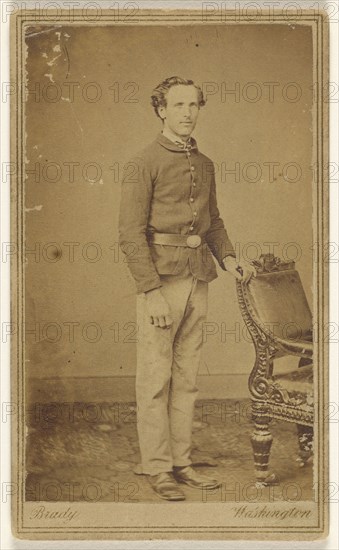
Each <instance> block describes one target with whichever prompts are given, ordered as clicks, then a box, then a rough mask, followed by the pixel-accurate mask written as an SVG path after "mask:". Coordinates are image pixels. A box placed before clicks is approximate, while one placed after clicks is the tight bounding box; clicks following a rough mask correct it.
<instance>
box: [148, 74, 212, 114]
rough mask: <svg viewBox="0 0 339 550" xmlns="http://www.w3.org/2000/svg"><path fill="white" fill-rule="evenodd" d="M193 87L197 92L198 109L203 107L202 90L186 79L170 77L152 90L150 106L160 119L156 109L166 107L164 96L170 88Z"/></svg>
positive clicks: (204, 101)
mask: <svg viewBox="0 0 339 550" xmlns="http://www.w3.org/2000/svg"><path fill="white" fill-rule="evenodd" d="M179 85H180V86H194V87H195V88H196V89H197V90H198V105H199V107H203V106H204V105H205V103H206V99H205V98H204V94H203V92H202V89H201V88H200V86H198V85H197V84H194V82H193V80H187V79H186V78H180V76H170V77H169V78H166V79H165V80H163V81H162V82H160V84H158V86H157V87H156V88H154V90H153V92H152V96H151V104H152V106H153V108H154V111H155V114H156V115H157V116H158V117H159V118H161V116H160V115H159V112H158V109H159V107H166V105H167V101H166V95H167V94H168V90H169V89H170V88H172V86H179Z"/></svg>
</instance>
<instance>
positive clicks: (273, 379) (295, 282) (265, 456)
mask: <svg viewBox="0 0 339 550" xmlns="http://www.w3.org/2000/svg"><path fill="white" fill-rule="evenodd" d="M253 264H254V266H255V268H256V271H257V276H256V277H252V278H251V280H250V281H249V283H248V284H245V283H243V282H241V281H237V283H236V284H237V295H238V302H239V306H240V309H241V313H242V316H243V319H244V321H245V323H246V326H247V328H248V331H249V333H250V335H251V337H252V340H253V343H254V346H255V352H256V359H255V363H254V367H253V369H252V372H251V374H250V377H249V390H250V393H251V397H252V419H253V421H254V424H255V428H254V432H253V435H252V437H251V442H252V447H253V454H254V462H255V471H256V477H257V481H258V482H260V483H263V484H268V483H271V482H275V481H276V477H275V474H273V473H270V472H269V469H268V465H269V455H270V449H271V445H272V439H273V438H272V435H271V433H270V430H269V423H270V421H271V419H272V418H277V419H280V420H286V421H287V422H294V423H295V424H296V425H297V434H298V441H299V449H300V452H299V461H300V463H301V465H302V466H303V465H305V464H306V462H307V461H308V460H309V459H310V457H311V455H312V445H313V364H312V357H313V344H312V315H311V311H310V308H309V305H308V303H307V299H306V296H305V292H304V289H303V286H302V283H301V280H300V277H299V274H298V272H297V271H296V269H295V263H294V262H282V261H281V260H280V259H279V258H276V257H275V256H273V254H264V255H262V256H260V258H259V260H258V261H254V262H253ZM287 355H290V356H296V357H299V358H300V359H299V361H298V360H297V364H296V365H295V367H294V370H292V371H291V370H288V372H286V371H285V372H283V373H280V374H279V373H277V372H276V362H275V360H276V359H278V358H279V357H283V356H287ZM294 362H295V360H294Z"/></svg>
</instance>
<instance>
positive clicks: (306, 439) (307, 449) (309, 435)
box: [297, 424, 313, 466]
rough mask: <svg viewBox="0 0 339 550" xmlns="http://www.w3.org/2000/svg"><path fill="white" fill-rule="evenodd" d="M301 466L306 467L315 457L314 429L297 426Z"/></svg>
mask: <svg viewBox="0 0 339 550" xmlns="http://www.w3.org/2000/svg"><path fill="white" fill-rule="evenodd" d="M297 432H298V443H299V459H298V462H299V463H300V466H305V464H306V463H307V461H308V460H309V459H310V458H311V456H312V455H313V427H312V426H303V425H302V424H297Z"/></svg>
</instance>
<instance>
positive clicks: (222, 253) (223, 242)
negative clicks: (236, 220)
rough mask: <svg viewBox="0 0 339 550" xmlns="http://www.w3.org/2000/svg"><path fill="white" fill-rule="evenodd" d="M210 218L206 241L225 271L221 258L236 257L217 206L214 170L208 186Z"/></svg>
mask: <svg viewBox="0 0 339 550" xmlns="http://www.w3.org/2000/svg"><path fill="white" fill-rule="evenodd" d="M210 218H211V225H210V228H209V230H208V231H207V234H206V235H205V238H206V242H207V244H208V246H209V248H210V250H211V252H212V253H213V255H214V256H215V257H216V259H217V260H218V263H219V265H220V267H221V268H222V269H223V270H224V271H227V270H226V268H225V266H224V264H223V259H224V258H226V256H233V257H234V258H235V257H236V255H235V251H234V248H233V245H232V242H231V241H230V239H229V236H228V234H227V231H226V229H225V226H224V222H223V220H222V218H221V217H220V213H219V209H218V206H217V194H216V184H215V175H214V170H213V173H212V174H211V187H210Z"/></svg>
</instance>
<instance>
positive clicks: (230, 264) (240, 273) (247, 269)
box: [223, 256, 257, 283]
mask: <svg viewBox="0 0 339 550" xmlns="http://www.w3.org/2000/svg"><path fill="white" fill-rule="evenodd" d="M223 264H224V266H225V268H226V269H227V271H229V272H230V273H232V275H233V276H234V277H236V279H239V281H243V282H244V283H248V282H249V280H250V279H251V277H256V275H257V272H256V269H255V267H254V266H253V265H252V264H250V263H249V262H246V261H245V260H241V261H240V262H237V260H236V259H235V258H234V257H233V256H226V258H224V260H223Z"/></svg>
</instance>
